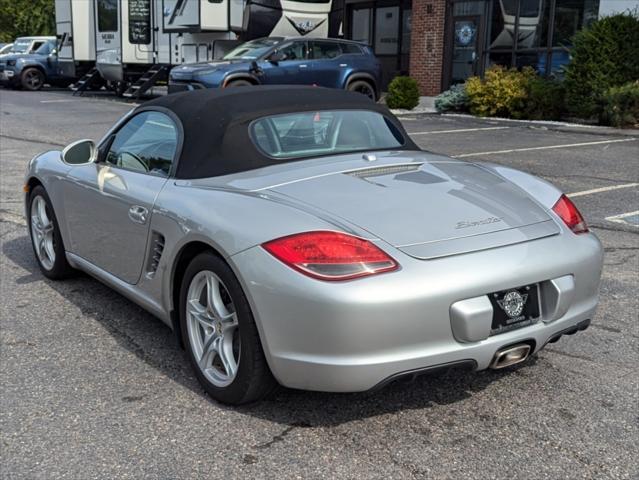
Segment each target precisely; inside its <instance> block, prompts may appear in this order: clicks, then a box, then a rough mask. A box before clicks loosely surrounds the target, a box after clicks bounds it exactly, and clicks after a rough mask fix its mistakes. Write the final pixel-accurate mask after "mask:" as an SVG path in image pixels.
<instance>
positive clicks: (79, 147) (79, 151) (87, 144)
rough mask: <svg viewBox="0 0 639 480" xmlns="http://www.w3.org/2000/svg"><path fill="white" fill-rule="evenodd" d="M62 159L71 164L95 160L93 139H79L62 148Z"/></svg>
mask: <svg viewBox="0 0 639 480" xmlns="http://www.w3.org/2000/svg"><path fill="white" fill-rule="evenodd" d="M62 161H63V162H64V163H67V164H69V165H82V164H85V163H91V162H93V161H95V143H93V140H78V141H77V142H73V143H72V144H71V145H69V146H67V147H66V148H65V149H64V150H62Z"/></svg>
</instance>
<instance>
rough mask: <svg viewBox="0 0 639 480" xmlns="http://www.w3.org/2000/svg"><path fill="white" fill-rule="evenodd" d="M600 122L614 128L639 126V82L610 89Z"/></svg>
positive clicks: (605, 97) (606, 95) (605, 95)
mask: <svg viewBox="0 0 639 480" xmlns="http://www.w3.org/2000/svg"><path fill="white" fill-rule="evenodd" d="M600 122H601V123H603V124H606V125H612V126H613V127H626V126H639V81H636V82H630V83H627V84H625V85H622V86H621V87H612V88H610V89H608V91H607V92H606V93H605V94H604V97H603V108H602V113H601V117H600Z"/></svg>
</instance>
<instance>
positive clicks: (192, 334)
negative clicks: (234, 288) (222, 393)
mask: <svg viewBox="0 0 639 480" xmlns="http://www.w3.org/2000/svg"><path fill="white" fill-rule="evenodd" d="M186 321H187V324H186V326H187V331H188V334H189V342H190V344H191V349H192V351H193V355H194V357H195V359H196V361H197V363H198V365H199V367H200V370H201V371H202V373H203V374H204V376H205V377H206V379H207V380H208V381H210V382H211V383H212V384H213V385H215V386H216V387H226V386H228V385H230V384H231V383H232V382H233V380H234V379H235V376H236V375H237V370H238V367H239V363H240V331H239V328H238V321H237V313H236V311H235V306H234V305H233V301H232V300H231V296H230V294H229V292H228V289H227V288H226V285H224V282H222V280H221V279H220V277H218V276H217V275H216V274H215V273H213V272H211V271H208V270H203V271H201V272H199V273H198V274H197V275H195V277H193V280H191V284H190V285H189V290H188V293H187V296H186Z"/></svg>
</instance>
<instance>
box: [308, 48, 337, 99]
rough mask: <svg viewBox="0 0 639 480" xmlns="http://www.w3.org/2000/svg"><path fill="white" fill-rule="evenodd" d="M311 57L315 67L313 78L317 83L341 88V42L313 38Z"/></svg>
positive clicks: (310, 49)
mask: <svg viewBox="0 0 639 480" xmlns="http://www.w3.org/2000/svg"><path fill="white" fill-rule="evenodd" d="M308 43H309V59H310V61H311V65H312V69H313V80H314V83H315V84H317V85H321V86H322V87H328V88H341V86H342V85H341V69H342V68H345V67H341V66H340V62H341V57H342V48H341V47H340V45H339V43H337V42H331V41H327V40H311V41H309V42H308Z"/></svg>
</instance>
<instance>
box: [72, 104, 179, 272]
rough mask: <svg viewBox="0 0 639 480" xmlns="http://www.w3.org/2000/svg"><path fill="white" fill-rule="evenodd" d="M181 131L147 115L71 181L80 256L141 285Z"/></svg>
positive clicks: (75, 244) (118, 135) (116, 137)
mask: <svg viewBox="0 0 639 480" xmlns="http://www.w3.org/2000/svg"><path fill="white" fill-rule="evenodd" d="M177 144H178V129H177V127H176V125H175V123H174V122H173V120H172V119H171V118H170V117H169V116H167V115H166V114H164V113H161V112H157V111H143V112H140V113H138V114H136V115H135V116H133V117H131V118H130V119H128V120H127V121H126V122H125V123H124V124H123V125H122V126H121V127H120V128H119V129H118V131H117V132H116V133H115V134H114V135H112V136H110V137H109V138H108V139H107V140H106V141H105V142H104V143H103V144H102V145H100V147H99V149H98V150H99V152H100V153H99V155H98V157H99V160H98V161H96V162H95V163H89V164H86V165H81V166H77V167H74V168H72V169H71V171H70V172H69V174H68V175H67V181H68V185H67V188H66V189H65V192H64V205H65V211H66V219H67V228H68V232H69V236H70V238H71V245H70V246H68V247H67V248H68V249H69V250H70V251H71V252H72V253H75V254H76V255H79V256H81V257H82V258H84V259H85V260H88V261H90V262H91V263H93V264H94V265H96V266H98V267H100V268H101V269H103V270H106V271H107V272H109V273H111V274H113V275H115V276H116V277H118V278H119V279H121V280H124V281H125V282H127V283H130V284H135V283H137V281H138V279H139V277H140V272H141V271H142V266H143V265H144V260H145V255H146V244H147V238H148V234H149V224H150V222H151V215H152V212H153V204H154V202H155V199H156V197H157V195H158V194H159V193H160V191H161V190H162V187H163V186H164V185H165V183H166V182H167V179H168V177H169V175H170V174H171V173H172V167H173V163H174V159H175V156H176V150H177Z"/></svg>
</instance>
